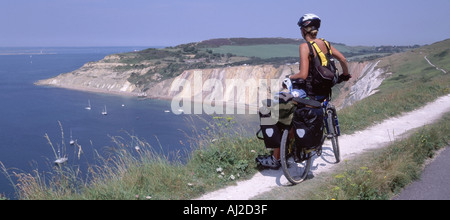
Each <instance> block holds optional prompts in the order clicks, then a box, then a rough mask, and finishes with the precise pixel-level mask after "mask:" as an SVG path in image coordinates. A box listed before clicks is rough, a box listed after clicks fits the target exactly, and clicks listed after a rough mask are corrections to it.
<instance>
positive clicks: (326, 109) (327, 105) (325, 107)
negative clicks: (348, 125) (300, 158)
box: [322, 98, 341, 137]
mask: <svg viewBox="0 0 450 220" xmlns="http://www.w3.org/2000/svg"><path fill="white" fill-rule="evenodd" d="M330 102H331V100H330V99H329V98H327V99H326V100H325V101H324V102H323V107H322V108H323V110H324V121H325V129H326V131H327V134H330V133H331V132H330V128H329V127H328V123H327V121H328V112H330V111H331V113H332V115H333V117H334V126H335V127H336V132H337V134H336V135H337V136H338V137H339V136H341V129H340V127H339V119H338V117H337V113H336V108H335V107H334V106H333V105H332V104H331V103H330Z"/></svg>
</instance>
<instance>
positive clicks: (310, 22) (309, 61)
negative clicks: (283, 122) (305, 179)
mask: <svg viewBox="0 0 450 220" xmlns="http://www.w3.org/2000/svg"><path fill="white" fill-rule="evenodd" d="M320 24H321V20H320V18H319V17H318V16H317V15H315V14H305V15H304V16H302V17H301V18H300V21H299V22H298V26H300V29H301V33H302V37H303V38H304V39H305V40H306V41H307V42H312V41H314V42H315V43H316V44H317V45H318V47H319V48H320V50H321V51H326V54H328V49H327V46H326V45H325V42H324V41H323V40H321V39H318V38H317V34H318V32H319V28H320ZM330 47H331V48H330V49H331V52H332V56H333V57H334V58H336V59H337V60H338V61H339V62H340V63H341V67H342V70H343V74H342V75H340V76H339V81H348V80H349V79H350V78H351V75H350V74H349V70H348V63H347V60H346V59H345V57H344V55H342V54H341V53H340V52H339V51H338V50H337V49H336V48H334V47H333V46H332V45H330ZM313 53H314V57H311V56H310V54H311V51H310V47H309V45H308V43H303V44H301V45H300V72H299V73H297V74H294V75H292V76H290V77H289V78H290V79H291V80H292V81H293V84H294V85H293V89H292V91H291V92H292V94H293V95H294V96H295V97H297V96H298V97H300V98H306V97H307V96H308V97H311V98H313V99H315V100H317V101H320V102H323V101H324V100H325V99H326V98H328V96H329V95H330V93H331V89H330V90H329V91H319V92H317V91H315V90H314V88H309V89H308V88H305V87H307V86H304V85H305V83H303V86H295V84H296V82H298V81H299V80H300V81H303V82H306V83H308V82H307V79H308V76H311V74H312V73H311V71H312V69H313V68H310V67H312V66H313V62H314V58H315V57H317V53H316V51H315V50H313ZM300 84H301V83H300ZM256 161H257V162H259V163H260V164H262V165H263V166H265V167H269V168H272V169H278V168H279V167H281V163H280V148H275V149H273V154H272V155H271V156H260V157H258V158H257V159H256Z"/></svg>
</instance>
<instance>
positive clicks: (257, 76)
mask: <svg viewBox="0 0 450 220" xmlns="http://www.w3.org/2000/svg"><path fill="white" fill-rule="evenodd" d="M378 63H379V61H372V62H362V63H350V64H349V65H350V66H349V67H350V72H351V74H352V75H353V78H352V79H351V80H350V81H349V82H348V83H345V84H344V86H343V87H342V88H341V89H340V92H339V95H337V96H335V97H334V100H335V104H336V105H337V106H338V107H343V106H347V105H351V104H352V103H354V102H356V101H358V100H361V99H363V98H365V97H367V96H369V95H372V94H373V93H374V92H376V89H377V88H378V86H379V85H380V84H381V82H382V81H383V80H384V79H385V78H386V76H387V75H388V74H387V73H385V71H384V70H383V69H379V68H377V65H378ZM124 66H126V65H125V64H123V63H121V62H120V58H119V57H117V56H114V55H112V56H108V57H106V58H105V59H104V60H101V61H99V62H91V63H87V64H85V65H84V66H83V67H81V68H80V69H78V70H76V71H73V72H70V73H65V74H61V75H59V76H57V77H54V78H51V79H47V80H41V81H39V82H37V83H36V84H37V85H50V86H57V87H62V88H68V89H76V90H84V91H92V92H105V93H114V94H121V95H133V96H138V95H140V94H144V92H145V95H146V96H147V97H148V98H157V99H173V98H177V99H183V100H191V101H194V102H207V103H211V104H213V103H234V104H242V105H246V106H258V103H260V102H261V100H264V99H266V98H272V97H273V94H274V93H275V92H277V91H280V89H281V88H280V86H281V81H282V80H283V79H284V78H285V76H286V75H292V74H295V73H297V72H298V69H299V66H298V65H282V66H279V67H274V66H273V65H258V66H248V65H244V66H235V67H224V68H215V69H198V70H187V71H184V72H183V73H182V74H180V75H179V76H178V77H175V78H172V79H167V80H164V81H160V82H154V83H151V84H149V85H141V86H136V85H134V84H132V83H130V82H129V81H128V78H129V77H130V76H131V74H133V73H134V74H136V73H138V74H145V73H146V72H147V71H148V69H147V68H144V69H142V68H141V69H138V68H137V69H133V68H129V66H128V67H126V68H123V67H124ZM144 88H147V89H146V90H145V91H143V90H144Z"/></svg>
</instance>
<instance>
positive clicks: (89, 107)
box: [84, 100, 92, 111]
mask: <svg viewBox="0 0 450 220" xmlns="http://www.w3.org/2000/svg"><path fill="white" fill-rule="evenodd" d="M84 109H86V110H89V111H90V110H91V109H92V108H91V100H88V106H87V107H86V108H84Z"/></svg>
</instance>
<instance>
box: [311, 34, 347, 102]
mask: <svg viewBox="0 0 450 220" xmlns="http://www.w3.org/2000/svg"><path fill="white" fill-rule="evenodd" d="M321 40H322V41H323V42H324V43H325V45H326V46H327V49H328V54H325V53H323V52H322V50H320V48H319V46H318V45H317V44H316V43H315V42H314V41H311V42H307V43H308V46H309V55H310V57H311V63H310V68H309V74H308V79H307V83H309V84H310V87H311V88H310V89H309V90H312V91H309V92H310V93H311V95H329V94H330V93H331V88H333V86H335V85H336V84H337V82H338V80H339V76H338V73H337V68H336V65H335V63H334V58H333V56H332V55H333V53H332V52H331V46H330V43H328V42H327V41H326V40H324V39H323V38H321ZM313 49H314V50H316V53H317V56H316V57H314V52H313ZM311 67H312V68H311ZM309 95H310V94H309Z"/></svg>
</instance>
